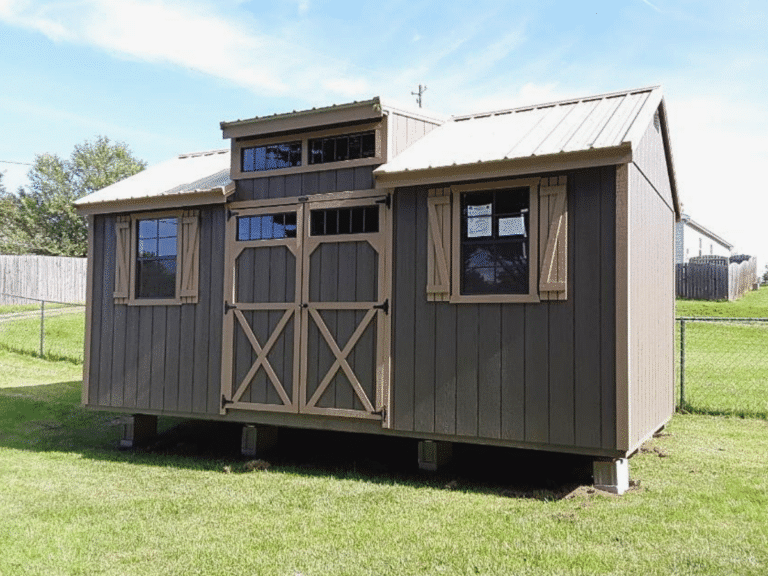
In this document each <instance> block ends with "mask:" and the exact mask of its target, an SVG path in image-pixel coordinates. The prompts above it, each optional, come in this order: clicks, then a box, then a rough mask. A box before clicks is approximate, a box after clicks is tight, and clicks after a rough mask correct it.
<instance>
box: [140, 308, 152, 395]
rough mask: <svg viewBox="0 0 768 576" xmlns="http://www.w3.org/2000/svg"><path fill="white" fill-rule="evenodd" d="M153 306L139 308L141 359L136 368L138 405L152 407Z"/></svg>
mask: <svg viewBox="0 0 768 576" xmlns="http://www.w3.org/2000/svg"><path fill="white" fill-rule="evenodd" d="M152 308H153V306H142V307H141V308H140V310H139V330H138V333H139V360H138V367H137V370H136V407H137V408H149V407H150V392H151V390H150V386H151V378H152Z"/></svg>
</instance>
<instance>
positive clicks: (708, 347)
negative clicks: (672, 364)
mask: <svg viewBox="0 0 768 576" xmlns="http://www.w3.org/2000/svg"><path fill="white" fill-rule="evenodd" d="M676 313H677V316H679V317H680V316H685V317H702V316H703V317H717V318H723V317H727V318H765V317H768V286H765V287H763V288H761V289H760V290H757V291H754V292H749V293H747V294H746V295H745V296H744V297H743V298H741V299H740V300H737V301H735V302H728V301H723V302H707V301H698V300H678V301H677V310H676ZM685 339H686V350H685V408H686V410H689V411H692V412H699V413H709V414H732V415H738V416H757V417H760V418H768V356H766V354H765V350H766V347H768V322H751V323H750V322H734V323H730V322H696V321H686V324H685ZM675 345H676V348H677V351H676V358H677V364H678V374H677V394H678V397H679V393H680V385H679V382H680V373H679V365H680V322H677V323H676V337H675Z"/></svg>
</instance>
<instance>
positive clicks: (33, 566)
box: [0, 353, 768, 576]
mask: <svg viewBox="0 0 768 576" xmlns="http://www.w3.org/2000/svg"><path fill="white" fill-rule="evenodd" d="M9 354H10V353H6V355H3V356H0V362H2V364H3V366H4V367H6V366H8V364H9V363H14V362H18V363H19V364H20V365H22V364H23V367H24V368H23V369H22V367H20V368H19V372H20V376H19V377H18V380H16V381H14V380H13V379H10V378H7V379H6V380H5V381H3V384H2V387H1V388H0V510H2V513H1V514H0V550H2V553H0V574H2V575H3V576H5V575H8V576H15V575H25V576H26V575H31V576H35V575H45V576H56V575H99V574H105V575H106V574H131V575H163V576H172V575H177V574H178V575H182V574H183V575H188V574H201V575H203V574H205V575H214V576H215V575H226V576H240V575H249V576H250V575H253V574H285V575H290V576H294V575H296V574H302V575H305V576H309V575H315V574H317V575H321V574H322V575H327V574H350V575H352V574H354V575H359V574H363V575H364V574H395V575H398V576H399V575H409V574H462V575H464V574H504V575H507V574H547V575H549V574H622V575H625V574H626V575H635V574H636V575H643V576H647V575H657V574H658V575H668V574H686V575H687V574H707V575H709V574H729V575H730V574H754V575H762V574H766V573H768V521H767V519H766V515H765V511H766V509H768V475H767V474H766V473H765V471H766V461H765V455H766V454H768V427H767V426H766V423H765V422H764V421H760V420H754V419H753V420H750V419H738V418H723V417H709V416H691V415H678V416H676V417H675V418H674V419H673V421H672V422H671V424H670V426H669V427H668V429H667V431H666V434H665V435H664V436H661V437H659V438H656V439H654V440H653V441H652V442H651V443H649V444H648V445H646V447H645V449H644V450H643V451H642V452H641V453H639V454H638V455H636V456H635V457H633V458H632V460H631V472H632V478H633V479H634V480H635V481H639V482H640V486H639V487H638V488H636V489H634V490H632V491H630V492H629V493H627V494H626V495H624V496H622V497H611V496H606V495H601V494H599V493H594V492H592V493H590V492H589V490H588V489H587V488H586V487H581V488H579V489H577V490H575V491H574V492H573V493H571V495H570V497H565V498H562V497H560V496H561V495H562V494H561V492H560V491H559V490H558V489H557V488H556V489H555V490H553V491H548V490H546V489H538V490H536V491H530V490H527V489H526V488H525V487H520V486H518V485H516V484H515V483H510V482H511V481H510V480H509V479H508V478H506V477H505V476H504V475H503V473H501V472H500V473H499V474H500V475H501V477H499V478H497V479H496V480H495V482H493V483H487V482H482V483H481V482H477V481H474V480H472V479H471V478H472V476H471V475H468V474H463V473H461V472H457V473H456V475H455V476H451V477H448V478H445V477H440V476H437V477H434V476H430V475H426V474H425V475H417V474H415V473H386V472H375V473H364V472H358V471H356V470H355V468H354V467H352V466H348V465H344V464H342V465H330V466H324V465H319V466H297V465H281V464H279V463H278V464H276V465H274V466H273V467H271V468H270V469H269V470H267V471H263V472H252V473H226V472H225V466H230V467H231V468H232V469H233V470H234V471H238V470H241V469H242V462H240V461H239V460H237V459H235V458H233V457H231V456H210V457H195V458H192V457H186V456H182V455H180V454H173V453H170V454H165V455H160V454H154V453H145V452H120V451H118V450H116V449H115V446H116V443H117V440H118V437H119V431H118V428H117V427H115V426H114V425H113V420H114V415H113V414H107V413H101V412H90V411H86V410H84V409H82V408H81V407H80V406H79V398H80V383H79V382H77V381H60V382H57V383H50V382H48V378H40V377H39V374H40V373H42V372H44V371H45V370H49V369H50V366H49V365H50V364H51V363H50V362H46V361H44V360H40V359H35V358H31V357H29V356H24V355H13V354H10V356H9ZM28 362H31V363H32V364H31V365H30V364H25V363H28ZM58 364H62V365H64V366H63V368H62V369H63V370H67V369H69V364H68V363H66V362H59V363H58ZM25 369H26V370H28V371H29V372H30V373H29V374H28V375H26V376H25V375H24V374H23V371H24V370H25ZM497 455H498V456H500V457H501V458H505V457H506V458H509V457H510V456H513V454H510V453H508V452H506V451H501V452H499V453H498V454H497ZM403 457H404V458H405V457H406V456H405V455H404V456H403ZM408 457H409V458H410V457H412V455H410V454H409V455H408ZM497 463H498V462H497ZM499 469H501V467H499ZM451 478H453V479H454V480H455V481H456V483H455V485H454V486H455V489H447V488H446V487H445V483H446V479H451ZM509 495H514V496H513V497H510V496H509Z"/></svg>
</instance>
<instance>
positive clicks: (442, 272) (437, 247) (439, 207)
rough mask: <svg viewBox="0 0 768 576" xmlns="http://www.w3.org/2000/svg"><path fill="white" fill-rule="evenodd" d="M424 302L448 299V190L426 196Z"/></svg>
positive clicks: (449, 278)
mask: <svg viewBox="0 0 768 576" xmlns="http://www.w3.org/2000/svg"><path fill="white" fill-rule="evenodd" d="M427 217H428V222H427V227H428V233H427V300H431V301H443V300H449V299H450V297H451V266H450V262H451V189H450V188H434V189H431V190H429V195H428V196H427Z"/></svg>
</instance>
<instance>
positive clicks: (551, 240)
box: [539, 176, 568, 300]
mask: <svg viewBox="0 0 768 576" xmlns="http://www.w3.org/2000/svg"><path fill="white" fill-rule="evenodd" d="M539 247H540V252H539V297H540V298H541V299H542V300H565V299H566V297H567V287H568V194H567V191H566V180H565V176H561V177H559V178H544V179H542V181H541V188H540V189H539Z"/></svg>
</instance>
